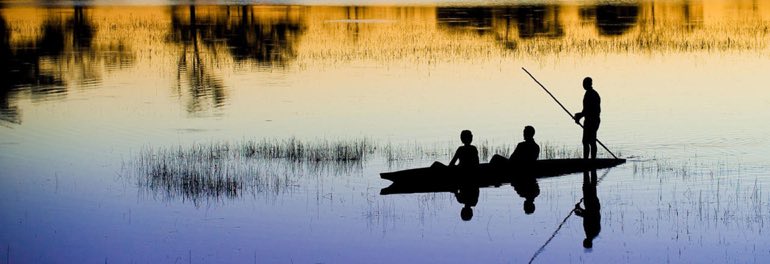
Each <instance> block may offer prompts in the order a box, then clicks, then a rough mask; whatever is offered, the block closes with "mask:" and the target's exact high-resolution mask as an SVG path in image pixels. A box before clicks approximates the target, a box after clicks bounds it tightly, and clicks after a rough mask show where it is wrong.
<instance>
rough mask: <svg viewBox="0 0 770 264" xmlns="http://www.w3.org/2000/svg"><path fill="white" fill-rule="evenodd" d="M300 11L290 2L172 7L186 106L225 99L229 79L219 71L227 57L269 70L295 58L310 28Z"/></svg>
mask: <svg viewBox="0 0 770 264" xmlns="http://www.w3.org/2000/svg"><path fill="white" fill-rule="evenodd" d="M295 11H296V10H294V8H292V7H288V6H287V7H275V8H260V7H255V6H239V7H231V6H223V7H199V6H194V5H191V6H172V7H171V10H170V16H171V32H170V35H169V37H168V39H169V40H170V41H171V42H172V43H173V44H175V45H177V46H179V51H178V56H179V59H178V62H179V63H178V66H177V92H178V93H180V94H181V93H182V89H181V87H182V85H183V83H184V84H186V86H187V88H188V89H189V95H190V101H189V102H188V103H187V111H188V112H190V113H195V112H200V111H204V110H208V109H210V108H219V107H221V106H223V105H224V104H225V102H226V100H227V94H226V87H225V85H224V80H223V78H222V77H220V76H219V75H218V74H217V73H216V72H215V68H217V67H216V65H218V64H219V63H221V62H222V60H223V57H225V58H227V57H231V58H232V59H233V60H234V62H235V63H236V64H239V63H247V64H255V65H257V66H258V67H266V68H270V69H272V68H275V67H283V66H285V65H286V64H287V63H289V62H290V61H291V60H293V59H294V58H295V57H296V54H297V51H296V45H297V42H298V41H299V38H300V36H301V34H302V31H303V30H304V27H305V26H304V25H303V24H302V23H300V20H299V17H298V16H297V14H295ZM222 50H225V51H226V54H221V53H222ZM221 55H225V56H222V57H220V56H221Z"/></svg>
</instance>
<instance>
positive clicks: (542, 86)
mask: <svg viewBox="0 0 770 264" xmlns="http://www.w3.org/2000/svg"><path fill="white" fill-rule="evenodd" d="M521 69H522V70H524V72H526V73H527V75H529V77H530V78H532V80H534V81H535V82H536V83H537V84H538V85H540V88H543V91H545V92H546V93H548V95H550V96H551V98H553V100H554V101H556V103H557V104H559V106H561V109H564V112H567V115H569V117H570V118H571V119H573V120H574V119H575V116H574V115H572V113H570V111H569V110H567V108H566V107H564V105H563V104H561V102H559V99H556V96H553V94H552V93H551V92H550V91H548V89H546V88H545V86H544V85H543V84H542V83H540V81H538V80H537V79H536V78H535V76H532V74H531V73H529V71H527V69H525V68H524V67H521ZM577 124H578V126H580V128H583V125H582V124H580V123H577ZM596 143H599V145H601V146H602V148H604V150H606V151H607V152H609V153H610V155H612V157H613V158H615V159H618V156H615V154H614V153H612V151H610V149H609V148H607V146H605V145H604V143H602V142H601V141H600V140H599V139H598V138H597V139H596Z"/></svg>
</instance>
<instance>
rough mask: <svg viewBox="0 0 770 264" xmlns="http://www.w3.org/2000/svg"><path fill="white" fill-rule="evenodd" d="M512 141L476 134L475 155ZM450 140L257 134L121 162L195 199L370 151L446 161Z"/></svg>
mask: <svg viewBox="0 0 770 264" xmlns="http://www.w3.org/2000/svg"><path fill="white" fill-rule="evenodd" d="M514 146H515V145H514V144H512V143H501V144H495V143H490V142H489V141H483V142H481V143H480V144H479V145H478V146H477V148H478V149H479V152H480V153H479V154H480V159H481V160H482V162H483V161H486V160H489V158H491V156H492V155H494V154H499V155H502V156H505V157H508V156H510V154H511V152H512V151H513V150H512V149H513V148H514ZM457 147H458V145H457V144H456V142H445V143H417V142H415V143H404V144H393V143H391V142H385V143H382V142H376V141H373V140H370V139H367V138H357V139H340V140H328V139H319V140H300V139H297V138H286V139H260V140H244V141H240V142H235V143H228V142H211V143H197V144H192V145H190V146H174V147H145V148H142V149H141V150H140V151H139V153H138V155H137V156H136V157H135V158H133V159H132V160H130V161H129V162H128V163H127V164H126V165H128V166H124V167H126V168H128V169H129V171H130V173H131V174H132V175H134V177H133V178H134V179H136V182H137V184H138V186H139V187H140V188H142V189H143V190H144V191H146V192H147V193H148V194H150V195H151V196H153V197H162V198H163V199H167V200H172V199H182V200H189V201H192V202H193V203H195V204H196V205H198V204H200V203H202V202H204V201H209V202H210V201H223V200H224V199H236V198H238V197H241V196H242V195H244V194H257V193H268V194H269V193H274V194H275V193H281V192H285V191H287V190H290V189H292V188H293V187H296V186H297V182H298V179H299V177H302V175H308V174H315V175H322V174H350V173H353V172H356V171H362V169H363V167H364V164H365V162H368V161H369V160H371V159H373V158H375V157H376V158H380V159H384V160H385V161H386V162H387V164H388V166H389V167H390V166H392V165H394V164H396V163H399V164H402V165H406V164H407V163H408V161H416V162H423V161H425V162H428V161H429V160H438V161H442V162H448V161H449V159H450V158H451V156H452V155H453V154H454V152H455V150H456V148H457ZM581 151H582V150H581V149H579V148H577V147H568V146H559V145H555V144H552V143H548V142H546V143H542V144H541V154H540V157H541V159H554V158H575V157H579V155H580V153H582V152H581ZM426 164H427V163H426ZM426 166H427V165H426Z"/></svg>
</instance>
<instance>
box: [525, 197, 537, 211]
mask: <svg viewBox="0 0 770 264" xmlns="http://www.w3.org/2000/svg"><path fill="white" fill-rule="evenodd" d="M534 212H535V200H534V199H533V200H529V199H527V200H524V213H525V214H532V213H534Z"/></svg>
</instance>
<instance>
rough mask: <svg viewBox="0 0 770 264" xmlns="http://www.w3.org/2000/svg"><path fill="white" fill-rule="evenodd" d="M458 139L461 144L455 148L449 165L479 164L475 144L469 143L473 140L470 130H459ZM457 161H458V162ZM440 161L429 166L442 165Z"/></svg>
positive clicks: (466, 166)
mask: <svg viewBox="0 0 770 264" xmlns="http://www.w3.org/2000/svg"><path fill="white" fill-rule="evenodd" d="M460 141H462V142H463V145H462V146H460V147H459V148H457V151H456V152H455V154H454V156H452V160H451V161H450V162H449V166H459V167H464V168H469V167H476V166H478V165H479V151H478V150H477V149H476V146H474V145H471V141H473V134H472V133H471V131H470V130H463V131H462V132H460ZM458 161H459V163H458ZM455 163H457V164H455ZM443 166H444V164H441V162H438V161H437V162H434V163H433V165H432V166H431V167H443Z"/></svg>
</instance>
